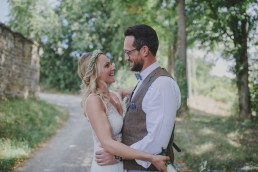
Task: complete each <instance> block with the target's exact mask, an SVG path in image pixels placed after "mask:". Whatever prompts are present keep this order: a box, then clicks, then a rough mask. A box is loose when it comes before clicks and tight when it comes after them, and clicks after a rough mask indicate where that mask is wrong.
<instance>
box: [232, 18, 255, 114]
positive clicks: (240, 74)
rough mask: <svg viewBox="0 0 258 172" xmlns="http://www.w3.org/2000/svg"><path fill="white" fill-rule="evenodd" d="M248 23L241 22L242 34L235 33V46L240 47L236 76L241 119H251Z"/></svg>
mask: <svg viewBox="0 0 258 172" xmlns="http://www.w3.org/2000/svg"><path fill="white" fill-rule="evenodd" d="M246 28H247V22H246V20H242V21H241V30H240V33H234V42H235V46H236V47H238V45H240V46H239V48H238V55H235V59H236V68H235V69H236V76H237V89H238V101H239V117H240V118H248V117H251V105H250V102H251V98H250V90H249V87H248V79H249V73H248V71H249V65H248V56H247V37H248V33H247V30H246Z"/></svg>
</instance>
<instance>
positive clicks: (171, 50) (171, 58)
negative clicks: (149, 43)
mask: <svg viewBox="0 0 258 172" xmlns="http://www.w3.org/2000/svg"><path fill="white" fill-rule="evenodd" d="M173 37H174V39H173V41H170V43H169V45H168V46H169V47H168V66H167V70H168V73H170V74H171V75H172V76H173V77H176V76H175V58H176V51H177V36H175V35H173ZM172 42H173V45H171V44H172Z"/></svg>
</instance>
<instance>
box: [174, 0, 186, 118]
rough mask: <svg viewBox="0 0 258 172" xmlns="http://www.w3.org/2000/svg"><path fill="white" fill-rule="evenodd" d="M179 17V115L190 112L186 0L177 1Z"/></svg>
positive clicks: (177, 65)
mask: <svg viewBox="0 0 258 172" xmlns="http://www.w3.org/2000/svg"><path fill="white" fill-rule="evenodd" d="M176 3H177V7H176V8H177V16H178V35H177V36H178V38H177V53H176V54H177V55H176V62H175V69H176V76H177V82H178V84H179V87H180V90H181V97H182V98H181V108H180V110H179V114H182V113H184V112H185V111H187V110H188V107H187V97H188V93H187V90H188V87H187V56H186V19H185V0H177V1H176Z"/></svg>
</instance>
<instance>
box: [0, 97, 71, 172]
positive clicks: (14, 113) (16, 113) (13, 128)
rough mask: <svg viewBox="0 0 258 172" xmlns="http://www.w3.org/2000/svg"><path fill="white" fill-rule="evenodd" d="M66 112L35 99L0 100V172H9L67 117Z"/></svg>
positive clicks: (48, 136)
mask: <svg viewBox="0 0 258 172" xmlns="http://www.w3.org/2000/svg"><path fill="white" fill-rule="evenodd" d="M68 114H69V113H68V111H66V110H65V109H63V108H61V107H58V106H54V105H51V104H48V103H46V102H44V101H41V100H37V99H27V100H24V99H19V98H18V99H10V100H5V101H4V100H1V101H0V171H1V172H7V171H10V170H11V169H12V168H13V167H14V166H15V165H16V164H18V163H20V162H22V161H24V160H25V159H27V158H28V157H29V155H30V153H31V152H32V151H33V150H34V149H36V148H37V147H38V146H39V144H40V143H42V142H44V141H46V140H47V139H48V138H50V136H52V135H53V134H54V133H55V131H56V129H57V128H58V127H60V126H61V125H62V124H63V122H64V121H65V120H66V119H67V118H68Z"/></svg>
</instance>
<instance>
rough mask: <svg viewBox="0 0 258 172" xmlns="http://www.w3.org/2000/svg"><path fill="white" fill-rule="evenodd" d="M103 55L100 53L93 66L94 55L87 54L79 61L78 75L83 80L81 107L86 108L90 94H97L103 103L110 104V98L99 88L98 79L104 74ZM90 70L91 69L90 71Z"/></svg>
mask: <svg viewBox="0 0 258 172" xmlns="http://www.w3.org/2000/svg"><path fill="white" fill-rule="evenodd" d="M101 54H103V53H99V54H98V55H97V57H96V61H94V63H93V64H92V65H89V62H90V61H91V60H90V59H91V57H92V55H93V54H92V53H86V54H84V55H83V56H82V57H80V59H79V61H78V75H79V77H80V78H81V80H82V83H81V94H82V101H81V106H82V108H84V105H85V101H86V99H87V97H88V96H89V95H90V94H92V93H93V94H97V95H98V96H99V97H100V98H101V99H102V100H103V102H104V103H105V104H106V105H107V104H108V102H109V96H108V95H107V94H106V93H105V92H104V91H102V90H101V89H99V88H98V87H97V79H98V78H99V77H100V74H101V73H102V70H103V68H102V66H101V65H100V62H99V58H98V57H99V56H100V55H101ZM89 68H90V69H89Z"/></svg>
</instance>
